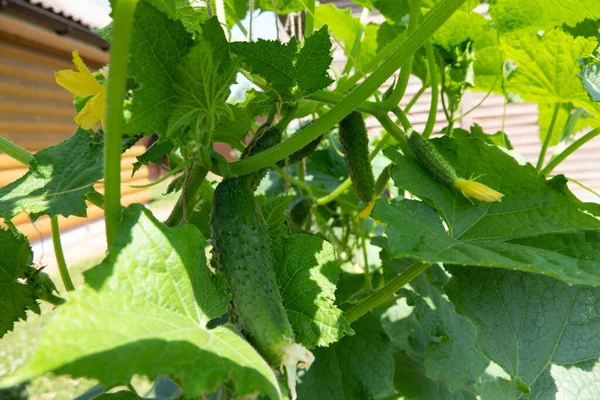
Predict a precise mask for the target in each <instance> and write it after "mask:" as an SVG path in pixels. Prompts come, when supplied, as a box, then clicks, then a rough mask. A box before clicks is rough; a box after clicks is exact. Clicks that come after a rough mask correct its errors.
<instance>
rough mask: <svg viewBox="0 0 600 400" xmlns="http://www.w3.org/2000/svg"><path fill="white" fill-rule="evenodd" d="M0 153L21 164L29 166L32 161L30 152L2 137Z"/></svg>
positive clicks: (0, 139) (0, 138) (0, 137)
mask: <svg viewBox="0 0 600 400" xmlns="http://www.w3.org/2000/svg"><path fill="white" fill-rule="evenodd" d="M0 151H2V152H3V153H5V154H6V155H7V156H9V157H10V158H13V159H15V160H17V161H18V162H20V163H21V164H25V165H29V162H30V161H31V160H33V155H32V154H31V153H30V152H28V151H27V150H25V149H24V148H22V147H20V146H18V145H16V144H14V143H13V142H11V141H10V140H8V139H5V138H3V137H2V136H0Z"/></svg>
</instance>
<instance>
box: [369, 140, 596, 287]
mask: <svg viewBox="0 0 600 400" xmlns="http://www.w3.org/2000/svg"><path fill="white" fill-rule="evenodd" d="M433 143H434V145H435V146H436V148H437V149H438V151H440V153H441V154H442V155H443V156H444V157H445V158H446V159H447V160H448V161H449V163H450V164H451V165H452V166H454V167H455V169H456V170H457V172H458V174H459V175H460V176H466V177H469V176H471V175H474V176H480V178H479V180H480V181H481V182H482V183H484V184H486V185H488V186H490V187H492V188H494V189H496V190H498V191H500V192H501V193H503V194H504V197H503V198H502V202H494V203H485V202H476V203H471V202H469V201H468V200H466V199H465V198H464V197H463V196H462V195H461V194H460V193H458V192H457V191H455V190H452V189H449V188H447V187H446V186H444V185H442V184H441V183H440V182H438V181H436V180H435V179H434V178H432V177H431V176H430V175H429V174H428V173H427V172H426V171H425V170H424V169H423V168H422V167H421V166H420V165H419V164H418V163H417V162H416V161H415V160H413V159H411V158H407V157H404V156H402V155H401V154H399V153H397V152H391V151H390V152H387V155H388V156H389V157H390V158H391V159H392V161H394V163H395V164H396V168H394V171H393V173H392V176H393V178H394V181H395V183H396V185H397V186H398V187H399V188H402V189H406V190H408V191H409V192H411V193H413V194H414V195H416V196H418V197H420V198H421V199H423V200H424V201H425V202H426V203H428V204H430V205H431V206H433V207H434V208H435V209H436V210H437V212H436V211H435V210H434V209H432V208H431V207H429V206H428V205H427V204H425V203H423V202H418V201H399V200H395V201H393V202H392V203H387V202H386V201H385V200H380V201H378V203H377V205H376V206H375V209H374V211H373V213H372V216H373V217H374V218H376V219H378V220H380V221H383V222H385V223H387V224H388V226H387V228H386V235H387V236H388V238H389V250H390V252H391V253H393V254H395V255H401V256H410V257H414V258H416V259H419V260H423V261H426V262H432V263H433V262H443V263H452V264H462V265H478V266H488V267H497V268H508V269H520V270H522V271H529V272H536V273H540V274H545V275H549V276H553V277H555V278H558V279H561V280H563V281H565V282H568V283H572V284H585V283H589V284H592V285H600V270H599V269H598V268H597V266H598V260H600V221H599V220H597V219H596V218H594V217H592V216H590V215H588V214H586V213H585V212H583V211H582V210H580V209H579V208H578V205H577V203H576V202H573V201H572V200H571V198H570V197H569V196H568V189H566V187H564V184H563V185H562V186H561V187H556V185H554V184H552V185H551V184H549V183H548V182H547V181H546V180H545V179H544V178H543V177H542V176H539V175H537V173H536V171H535V169H534V168H533V167H532V166H531V165H530V164H526V165H520V164H519V163H518V162H517V161H516V160H514V159H513V158H512V157H511V156H510V155H508V154H506V153H505V152H504V151H502V150H500V149H499V148H497V147H495V146H490V145H487V144H485V142H483V141H482V140H480V139H475V138H468V137H462V138H459V139H450V138H447V137H445V138H442V139H439V140H434V141H433ZM438 213H439V215H438ZM440 216H441V217H442V218H443V220H444V221H445V223H446V225H447V229H448V232H447V231H446V229H445V228H444V226H443V225H442V220H441V219H440Z"/></svg>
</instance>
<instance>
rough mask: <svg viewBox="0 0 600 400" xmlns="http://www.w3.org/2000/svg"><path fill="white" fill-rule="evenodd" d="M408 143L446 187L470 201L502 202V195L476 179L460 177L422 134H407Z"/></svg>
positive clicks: (420, 161) (426, 167)
mask: <svg viewBox="0 0 600 400" xmlns="http://www.w3.org/2000/svg"><path fill="white" fill-rule="evenodd" d="M407 136H408V143H409V145H410V148H411V149H412V151H413V152H414V154H415V157H416V158H417V161H418V162H419V164H421V166H422V167H423V168H425V169H426V170H427V172H429V173H430V174H431V175H432V176H433V177H434V178H436V179H437V180H439V181H440V182H442V183H443V184H444V185H446V186H448V187H452V188H456V189H458V190H459V191H460V192H461V193H462V194H463V196H465V197H466V198H468V199H475V200H479V201H487V202H492V201H502V196H504V195H503V194H502V193H500V192H498V191H496V190H494V189H492V188H490V187H488V186H486V185H484V184H483V183H479V182H476V181H475V179H473V178H469V179H464V178H461V177H459V176H458V174H457V173H456V171H455V170H454V168H453V167H452V166H451V165H450V164H449V163H448V161H446V159H445V158H444V157H443V156H442V155H441V154H440V153H439V152H438V151H437V150H436V149H435V147H434V146H433V145H432V144H431V142H429V141H428V140H427V139H425V138H423V137H422V136H421V135H420V134H418V133H416V132H414V131H409V132H407Z"/></svg>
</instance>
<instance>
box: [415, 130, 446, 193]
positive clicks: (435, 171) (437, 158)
mask: <svg viewBox="0 0 600 400" xmlns="http://www.w3.org/2000/svg"><path fill="white" fill-rule="evenodd" d="M407 136H408V144H409V145H410V148H411V150H412V151H413V153H415V157H416V158H417V161H418V162H419V164H421V166H422V167H423V168H425V170H426V171H427V172H429V173H430V174H431V176H433V177H434V178H435V179H437V180H438V181H440V182H442V183H443V184H444V185H446V186H448V187H454V182H455V181H456V179H458V175H457V174H456V171H455V170H454V168H452V166H451V165H450V164H448V161H446V159H445V158H444V157H443V156H442V155H441V154H440V153H438V151H437V150H436V149H435V147H433V144H431V142H430V141H429V140H427V139H425V138H424V137H423V136H421V135H420V134H418V133H417V132H415V131H410V132H408V134H407Z"/></svg>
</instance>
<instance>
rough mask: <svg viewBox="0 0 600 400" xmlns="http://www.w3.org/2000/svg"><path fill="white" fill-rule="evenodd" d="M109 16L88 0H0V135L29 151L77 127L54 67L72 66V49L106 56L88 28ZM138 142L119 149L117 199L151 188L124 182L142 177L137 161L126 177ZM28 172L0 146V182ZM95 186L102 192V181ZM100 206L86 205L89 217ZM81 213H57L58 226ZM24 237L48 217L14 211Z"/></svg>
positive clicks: (96, 63) (142, 196) (94, 58)
mask: <svg viewBox="0 0 600 400" xmlns="http://www.w3.org/2000/svg"><path fill="white" fill-rule="evenodd" d="M108 22H110V17H109V16H108V11H107V10H104V9H103V8H102V7H100V6H98V5H97V4H96V3H95V2H94V1H93V0H76V1H75V0H3V1H0V135H1V136H3V137H5V138H7V139H9V140H11V141H12V142H14V143H16V144H17V145H19V146H21V147H23V148H25V149H27V150H29V151H31V152H33V153H34V152H36V151H38V150H40V149H43V148H45V147H48V146H51V145H55V144H57V143H60V142H61V141H63V140H65V139H66V138H68V137H69V136H70V135H71V134H72V133H73V132H74V131H75V129H76V128H77V126H76V124H75V122H74V121H73V118H74V117H75V115H76V112H75V109H74V107H73V95H72V94H70V93H69V92H67V91H66V90H65V89H63V88H61V87H60V86H58V85H57V84H56V82H55V80H54V72H55V71H58V70H62V69H74V66H73V63H72V62H71V52H72V51H73V50H74V49H77V50H78V51H79V54H80V55H81V57H82V58H83V60H84V61H85V62H86V64H87V65H88V66H89V67H90V69H92V70H94V69H98V68H100V67H103V66H104V65H106V64H107V63H108V59H109V54H108V48H109V45H108V43H107V42H105V41H104V40H102V39H101V38H100V37H99V36H97V35H96V34H94V33H92V32H91V28H100V27H102V26H104V25H106V24H107V23H108ZM144 151H145V147H144V146H141V145H136V146H134V147H133V148H132V149H130V150H129V151H128V152H126V153H125V154H124V156H123V162H122V166H123V172H122V176H121V177H122V180H123V187H122V194H123V203H124V204H126V205H127V204H130V203H134V202H146V201H148V200H149V199H150V192H149V191H148V190H145V189H133V188H131V187H129V185H130V184H138V185H139V184H144V183H147V182H148V179H147V177H148V171H147V170H146V169H143V170H141V171H139V172H138V173H136V175H135V178H134V179H135V180H132V179H131V164H132V162H134V161H135V156H136V155H139V154H141V153H143V152H144ZM26 172H27V168H26V167H25V166H23V165H22V164H20V163H19V162H17V161H15V160H13V159H11V158H9V157H8V156H6V155H5V154H1V153H0V187H1V186H4V185H7V184H9V183H11V182H13V181H14V180H16V179H18V178H19V177H20V176H22V175H23V174H25V173H26ZM96 188H97V189H98V190H99V191H100V192H102V185H101V184H98V185H97V186H96ZM102 215H103V212H102V210H101V209H99V208H98V207H95V206H90V207H89V208H88V217H89V218H90V219H97V218H100V217H102ZM85 221H86V220H85V219H84V218H77V217H70V218H68V219H64V218H62V219H61V220H60V226H61V229H68V228H71V227H74V226H76V225H79V224H82V223H84V222H85ZM13 222H14V223H15V224H16V225H17V227H18V228H19V230H21V231H22V232H24V233H25V234H26V235H28V236H29V238H30V239H31V240H33V239H36V238H39V237H40V236H45V235H48V234H49V233H50V220H49V218H47V217H42V218H39V219H38V220H37V221H36V223H35V225H34V224H32V223H31V221H30V220H29V218H28V216H27V215H24V214H22V215H19V216H17V217H15V218H14V219H13Z"/></svg>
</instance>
